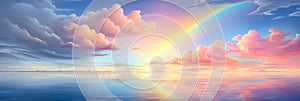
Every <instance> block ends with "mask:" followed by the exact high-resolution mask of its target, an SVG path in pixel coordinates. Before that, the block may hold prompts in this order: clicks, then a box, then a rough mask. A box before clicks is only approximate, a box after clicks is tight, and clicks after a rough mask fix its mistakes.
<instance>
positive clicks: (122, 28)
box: [80, 4, 156, 37]
mask: <svg viewBox="0 0 300 101" xmlns="http://www.w3.org/2000/svg"><path fill="white" fill-rule="evenodd" d="M140 13H141V11H139V10H133V11H131V13H130V14H128V15H127V16H126V15H124V9H122V8H121V6H120V5H118V4H115V5H113V6H112V7H111V8H109V9H108V8H103V9H101V10H99V11H96V12H94V11H90V12H87V13H86V14H84V15H82V17H81V19H80V24H86V25H88V26H89V27H90V28H91V29H95V30H96V32H99V33H103V34H104V35H105V36H107V37H115V36H116V35H117V34H120V36H130V35H133V34H143V33H145V32H147V31H150V30H152V29H154V28H155V26H156V25H155V23H153V22H147V21H144V20H143V19H141V15H140Z"/></svg>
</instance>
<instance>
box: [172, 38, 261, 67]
mask: <svg viewBox="0 0 300 101" xmlns="http://www.w3.org/2000/svg"><path fill="white" fill-rule="evenodd" d="M222 44H223V42H222V41H220V40H217V41H215V42H214V43H212V44H211V45H209V46H198V47H197V49H196V50H194V51H186V52H185V53H184V55H183V56H182V58H179V57H174V58H172V59H171V60H169V61H168V62H167V63H168V64H176V65H180V64H181V63H185V64H191V65H197V64H200V66H212V65H222V64H213V62H221V63H222V62H223V63H225V64H226V66H228V67H241V66H243V67H250V66H253V65H255V64H253V63H248V62H241V61H239V60H238V59H235V58H231V57H229V56H228V53H227V52H226V50H225V47H224V46H222ZM212 50H215V52H212Z"/></svg>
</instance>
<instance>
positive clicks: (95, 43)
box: [60, 23, 117, 50]
mask: <svg viewBox="0 0 300 101" xmlns="http://www.w3.org/2000/svg"><path fill="white" fill-rule="evenodd" d="M77 26H78V25H76V24H74V23H70V24H69V26H65V28H66V30H72V29H75V28H72V27H76V28H77V31H76V36H75V37H77V38H76V39H77V40H76V41H77V42H76V43H78V44H75V43H73V42H66V43H63V42H61V43H60V45H62V46H65V47H68V46H69V47H71V46H74V47H75V48H79V49H83V50H92V49H95V50H105V49H111V50H113V49H116V48H117V47H116V46H117V45H116V44H115V43H113V42H110V41H108V40H107V39H105V35H104V34H102V33H96V31H95V30H94V29H90V27H89V26H88V25H79V26H78V27H77Z"/></svg>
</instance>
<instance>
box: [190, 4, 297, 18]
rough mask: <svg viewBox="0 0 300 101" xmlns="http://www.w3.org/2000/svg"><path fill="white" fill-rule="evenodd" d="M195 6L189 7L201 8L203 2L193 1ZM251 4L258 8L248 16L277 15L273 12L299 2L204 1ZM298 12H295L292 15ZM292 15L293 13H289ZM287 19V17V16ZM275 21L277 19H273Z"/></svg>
mask: <svg viewBox="0 0 300 101" xmlns="http://www.w3.org/2000/svg"><path fill="white" fill-rule="evenodd" d="M195 1H196V2H195V4H193V5H192V6H191V7H197V6H201V5H202V4H203V3H204V1H205V0H195ZM245 1H248V2H253V3H255V4H256V5H258V7H257V8H256V10H254V11H252V12H251V13H249V15H277V14H275V13H274V12H275V11H277V10H278V9H281V8H288V7H290V6H293V5H300V1H299V0H276V1H272V0H206V2H207V3H208V4H213V5H214V4H215V5H221V4H234V3H239V2H245ZM296 12H298V10H297V11H295V12H294V13H296ZM291 14H293V13H291ZM287 17H289V16H287ZM275 19H278V18H276V17H275Z"/></svg>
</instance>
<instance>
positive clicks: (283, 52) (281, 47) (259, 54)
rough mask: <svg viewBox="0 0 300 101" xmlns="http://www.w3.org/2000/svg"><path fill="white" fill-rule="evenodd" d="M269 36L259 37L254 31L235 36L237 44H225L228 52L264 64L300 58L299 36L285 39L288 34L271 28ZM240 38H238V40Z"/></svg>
mask: <svg viewBox="0 0 300 101" xmlns="http://www.w3.org/2000/svg"><path fill="white" fill-rule="evenodd" d="M269 31H270V32H271V34H269V35H267V36H266V37H265V38H261V37H260V33H259V32H258V31H256V30H250V31H249V32H248V33H247V34H245V35H242V36H236V38H234V39H237V41H238V42H237V43H233V42H227V43H226V45H227V46H228V47H229V48H230V49H229V50H228V52H235V53H237V54H238V55H239V56H241V57H246V58H254V59H259V60H262V61H264V62H279V61H285V60H289V59H291V58H295V57H298V58H299V56H300V34H297V35H296V37H295V38H294V39H286V38H285V36H287V35H288V34H286V33H284V32H282V31H281V30H279V29H275V28H271V29H270V30H269ZM238 37H240V38H238Z"/></svg>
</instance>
